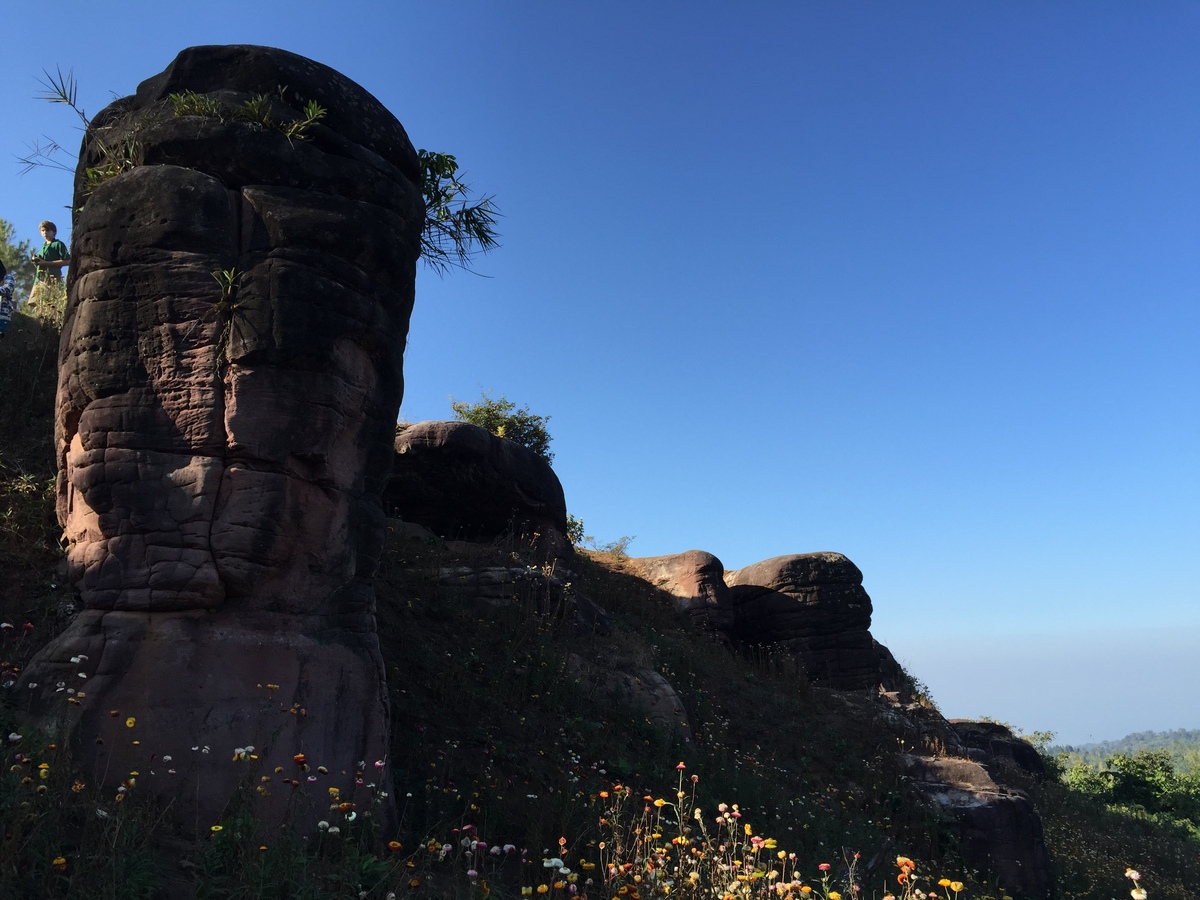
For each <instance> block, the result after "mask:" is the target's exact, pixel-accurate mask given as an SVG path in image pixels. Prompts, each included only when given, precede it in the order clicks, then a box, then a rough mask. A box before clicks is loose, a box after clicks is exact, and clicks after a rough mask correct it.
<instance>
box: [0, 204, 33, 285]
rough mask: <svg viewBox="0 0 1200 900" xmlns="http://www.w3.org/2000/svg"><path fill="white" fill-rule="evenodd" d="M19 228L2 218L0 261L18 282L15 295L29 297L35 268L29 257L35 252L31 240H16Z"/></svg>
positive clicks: (0, 223) (0, 227)
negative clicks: (14, 237)
mask: <svg viewBox="0 0 1200 900" xmlns="http://www.w3.org/2000/svg"><path fill="white" fill-rule="evenodd" d="M16 231H17V229H16V228H15V227H14V226H13V224H12V222H9V221H8V220H7V219H0V262H3V263H4V268H5V270H6V271H8V272H11V273H12V276H13V280H14V281H15V282H16V285H17V286H16V293H15V294H14V296H15V297H22V298H24V297H28V296H29V292H30V291H31V290H33V276H34V274H35V268H34V265H33V263H32V262H31V261H30V259H29V257H30V256H31V255H32V254H33V246H32V245H31V244H30V243H29V241H14V240H13V236H14V235H15V234H16Z"/></svg>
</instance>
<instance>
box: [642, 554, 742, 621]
mask: <svg viewBox="0 0 1200 900" xmlns="http://www.w3.org/2000/svg"><path fill="white" fill-rule="evenodd" d="M629 564H630V565H631V566H633V568H634V569H635V570H636V571H637V572H638V574H640V575H641V576H642V577H643V578H645V579H646V580H647V581H649V582H650V583H651V584H653V585H655V586H657V587H660V588H662V589H663V590H664V591H666V592H667V593H668V594H670V595H671V596H672V597H673V598H674V599H675V608H676V609H677V610H678V611H679V612H680V613H682V614H683V615H685V616H687V617H688V619H690V620H691V621H692V622H693V623H694V624H696V625H697V626H699V627H701V628H705V629H712V630H716V631H722V632H727V631H729V630H731V629H732V628H733V624H734V613H733V596H732V594H731V593H730V590H729V586H728V585H726V584H725V566H724V565H723V564H722V563H721V560H719V559H717V558H716V557H715V556H713V555H712V554H711V553H706V552H705V551H703V550H688V551H686V552H685V553H672V554H669V555H667V556H639V557H635V558H634V559H631V560H629Z"/></svg>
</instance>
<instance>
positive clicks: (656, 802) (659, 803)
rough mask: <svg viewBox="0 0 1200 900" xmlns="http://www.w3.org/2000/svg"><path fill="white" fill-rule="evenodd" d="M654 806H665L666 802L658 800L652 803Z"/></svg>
mask: <svg viewBox="0 0 1200 900" xmlns="http://www.w3.org/2000/svg"><path fill="white" fill-rule="evenodd" d="M654 805H655V806H666V805H667V801H666V800H663V799H661V798H660V799H658V800H655V801H654Z"/></svg>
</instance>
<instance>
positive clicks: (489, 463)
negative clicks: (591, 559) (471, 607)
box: [384, 422, 572, 556]
mask: <svg viewBox="0 0 1200 900" xmlns="http://www.w3.org/2000/svg"><path fill="white" fill-rule="evenodd" d="M384 504H385V505H386V507H387V508H388V511H389V512H390V513H391V514H394V515H398V516H399V517H400V518H402V519H404V520H405V521H408V522H416V523H417V524H419V525H423V526H425V527H426V528H428V529H429V530H430V531H432V532H434V533H435V534H439V535H441V536H443V537H446V538H451V539H456V538H457V539H463V540H470V541H488V540H493V539H495V538H499V537H502V536H505V535H509V534H514V535H517V536H525V537H527V538H529V539H531V540H535V541H536V543H537V544H538V545H539V546H540V547H541V548H542V549H543V551H545V553H546V555H547V556H569V555H570V554H571V552H572V550H571V543H570V541H568V540H567V538H566V533H567V504H566V500H565V499H564V497H563V489H562V484H561V483H560V482H559V480H558V476H557V475H555V474H554V470H553V469H552V468H550V464H549V463H547V462H546V461H545V460H544V459H542V457H540V456H538V455H537V454H536V453H534V452H533V451H532V450H530V449H528V448H526V447H522V446H521V445H520V444H517V443H515V442H513V441H509V440H505V439H504V438H500V437H496V436H495V435H493V434H491V433H490V432H488V431H487V430H486V429H483V428H480V427H479V426H478V425H471V424H468V423H466V422H417V423H416V424H414V425H408V426H402V427H401V428H400V429H399V430H398V431H397V433H396V438H395V461H394V462H393V465H392V474H391V478H390V479H389V480H388V483H387V488H386V490H385V491H384ZM535 535H536V538H535V537H534V536H535Z"/></svg>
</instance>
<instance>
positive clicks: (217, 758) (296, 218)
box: [27, 46, 424, 828]
mask: <svg viewBox="0 0 1200 900" xmlns="http://www.w3.org/2000/svg"><path fill="white" fill-rule="evenodd" d="M172 95H174V97H172ZM181 98H182V99H181ZM310 102H315V103H317V104H319V105H320V106H321V107H324V109H325V110H326V113H325V115H324V117H323V118H321V119H320V120H319V121H317V122H315V123H309V124H307V125H296V124H292V125H290V126H289V123H296V122H299V121H302V120H304V119H305V118H306V117H309V115H310V114H311V113H312V111H313V110H312V109H311V108H310V109H309V110H308V113H306V112H305V111H304V107H305V105H306V104H308V103H310ZM255 110H257V112H255ZM180 113H182V114H180ZM114 153H116V154H117V155H118V156H119V157H121V159H122V163H121V164H120V165H117V166H114V167H112V168H111V169H109V170H108V171H107V172H106V174H107V175H109V176H111V177H107V178H106V179H105V180H103V181H102V183H100V184H99V185H98V186H95V187H94V190H90V193H89V189H90V187H91V185H90V184H89V178H88V176H87V175H86V170H87V169H88V168H93V169H95V168H97V167H103V166H105V165H106V161H108V160H111V159H112V157H113V154H114ZM419 183H420V179H419V169H418V163H417V157H416V153H415V151H414V150H413V147H412V145H411V143H410V142H409V140H408V137H407V135H406V134H405V131H404V129H403V127H402V126H401V125H400V123H399V122H398V121H397V120H396V119H395V117H394V116H392V115H391V113H389V112H388V111H387V110H386V109H385V108H384V107H383V106H382V105H381V104H380V103H379V102H378V101H377V100H376V99H375V98H374V97H372V96H371V95H370V94H369V93H367V92H366V91H365V90H363V89H362V88H361V87H359V86H358V85H356V84H354V83H353V82H351V81H349V80H348V79H346V78H345V77H343V76H341V75H340V74H338V73H337V72H334V71H333V70H331V69H329V68H327V67H325V66H323V65H320V64H318V63H315V62H313V61H311V60H308V59H305V58H303V57H300V56H296V55H294V54H291V53H287V52H284V51H280V50H274V49H270V48H263V47H248V46H228V47H194V48H191V49H188V50H185V51H183V52H182V53H181V54H180V55H179V56H178V57H177V58H176V59H175V60H174V62H172V63H171V65H170V66H169V67H168V68H167V69H166V70H165V71H164V72H162V73H161V74H159V75H157V76H155V77H154V78H151V79H149V80H147V81H145V82H143V83H142V84H141V85H140V86H139V88H138V91H137V93H136V94H135V95H134V96H132V97H127V98H124V99H122V100H118V101H116V102H115V103H113V104H111V105H110V106H109V107H108V108H106V109H105V110H104V111H103V112H101V113H100V114H99V115H98V116H97V117H96V118H95V120H94V121H93V125H92V127H91V129H90V130H89V131H88V134H87V135H86V137H85V141H84V147H83V152H82V154H81V159H80V167H79V174H78V175H77V181H76V198H75V207H76V208H77V209H78V208H80V207H82V211H81V212H79V213H78V216H77V220H76V222H75V226H74V240H73V244H74V247H73V252H74V256H73V258H72V261H71V263H72V264H71V276H72V280H71V285H70V291H69V300H68V308H67V315H66V322H65V325H64V330H63V338H62V344H61V349H60V368H61V375H60V381H59V390H58V399H57V410H56V430H55V442H56V448H57V454H58V465H59V475H58V515H59V520H60V522H61V523H62V525H63V528H64V532H65V538H66V542H67V560H68V565H69V570H70V581H71V583H72V584H73V585H74V587H75V589H76V590H77V592H78V597H79V600H80V601H81V603H82V605H83V607H84V611H83V612H82V613H81V614H80V615H79V616H78V617H77V618H76V619H75V621H74V622H73V623H72V624H71V626H70V627H69V628H68V629H67V631H66V632H65V633H64V634H63V635H62V636H61V637H60V638H58V639H57V640H56V641H54V642H53V643H52V644H51V645H50V646H48V647H47V648H46V649H45V650H44V651H43V652H42V653H41V654H40V655H39V657H38V658H37V659H36V660H35V661H34V662H33V663H32V664H31V665H30V667H29V668H28V670H27V674H28V677H29V681H30V682H33V683H35V684H36V685H37V687H36V688H33V689H31V691H30V700H31V706H30V709H31V712H32V713H33V714H34V715H35V716H36V717H37V718H38V719H40V720H41V721H42V722H44V723H53V722H61V724H64V725H65V726H66V728H67V729H68V731H69V734H70V735H71V736H72V737H73V738H74V739H75V743H76V746H77V752H78V754H79V757H78V758H79V761H80V763H81V764H82V765H83V767H84V768H85V770H86V771H88V772H93V773H106V775H105V776H104V777H105V778H106V779H107V781H109V782H112V783H115V782H118V781H120V780H121V779H123V778H125V777H126V776H127V773H128V772H129V771H132V770H138V771H140V773H141V775H140V777H139V779H138V781H137V787H136V790H139V791H141V790H148V791H151V792H154V793H157V794H158V795H160V796H162V797H170V798H173V799H174V802H175V806H174V818H175V820H176V822H178V823H183V824H189V825H191V826H193V827H199V828H207V827H208V825H209V824H211V823H212V821H215V817H216V815H217V814H218V813H219V812H220V811H221V809H223V808H224V806H225V804H226V803H227V802H228V800H229V798H230V796H231V795H232V793H233V791H234V788H235V786H236V785H237V783H238V781H239V780H241V779H242V778H243V776H244V775H245V771H244V769H243V768H240V767H239V765H238V764H235V763H232V762H231V758H232V755H233V752H234V751H235V750H236V749H237V748H245V747H246V746H247V745H254V747H255V748H256V749H255V751H254V754H253V755H255V756H258V757H260V761H261V763H263V764H265V765H266V766H267V768H266V769H264V771H268V772H269V771H270V770H271V768H273V767H274V766H275V765H281V766H284V767H285V768H286V769H287V770H288V771H294V769H295V767H296V765H298V764H297V763H294V762H293V757H294V755H296V754H303V755H304V757H305V760H306V761H307V762H308V763H310V764H311V766H312V767H313V768H314V769H315V767H316V766H317V765H321V766H325V767H326V768H327V769H328V770H329V775H328V777H327V778H326V779H325V780H326V781H328V784H321V785H318V786H314V788H313V789H314V790H319V791H320V792H321V793H322V794H323V793H324V791H325V789H326V787H337V788H339V789H340V791H341V794H342V796H343V797H345V798H346V799H348V800H349V799H351V794H353V793H354V792H355V790H356V787H358V788H359V789H360V790H362V789H366V788H367V786H368V785H370V784H371V783H372V782H375V783H376V785H377V787H379V786H382V785H381V783H380V781H379V778H378V777H376V773H377V772H386V771H387V767H386V765H385V764H382V761H383V760H385V759H386V750H387V739H388V733H389V728H388V703H387V695H386V690H385V686H384V680H383V666H382V661H381V659H380V655H379V650H378V641H377V639H376V636H375V623H374V616H373V612H374V594H373V590H372V587H371V581H370V579H371V576H372V575H373V574H374V571H375V569H376V566H377V564H378V560H379V555H380V553H381V550H382V545H383V538H382V536H383V523H384V515H383V508H382V504H381V501H380V493H381V491H382V488H383V486H384V483H385V481H386V479H387V477H388V472H389V469H390V467H391V458H392V439H393V433H394V422H395V419H396V414H397V411H398V408H399V405H400V399H401V395H402V393H403V376H402V362H403V348H404V344H405V338H406V334H407V330H408V321H409V314H410V312H411V310H412V304H413V289H414V288H413V286H414V277H415V266H416V259H417V256H418V253H419V247H420V233H421V227H422V223H423V218H424V203H423V200H422V197H421V192H420V188H419ZM83 676H86V680H85V679H84V677H83ZM60 686H63V687H64V690H61V691H60V690H59V687H60ZM71 689H76V690H78V691H79V693H78V694H75V695H71V694H69V693H67V691H69V690H71ZM127 723H129V724H127ZM204 748H209V750H208V752H205V749H204ZM166 756H170V757H172V763H171V764H169V765H168V764H164V763H163V762H162V759H163V758H164V757H166ZM154 759H157V760H159V762H158V763H157V765H154V764H151V761H152V760H154ZM377 760H378V761H381V767H380V768H378V769H376V768H374V763H375V761H377ZM363 763H366V766H367V769H368V770H367V771H365V772H363V771H362V764H363ZM151 772H153V774H149V773H151ZM360 773H361V774H360ZM276 780H278V778H277V779H276ZM301 780H302V781H303V779H301ZM356 783H357V784H356ZM201 786H202V789H201ZM288 790H289V788H286V787H284V786H283V785H273V786H271V787H270V788H269V792H270V794H271V797H269V798H267V799H266V800H265V801H263V802H266V803H268V804H273V805H274V806H275V808H276V809H277V810H281V809H282V807H283V805H285V804H286V803H287V801H288V797H287V793H288Z"/></svg>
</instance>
